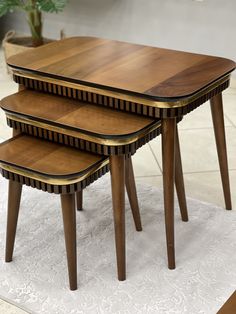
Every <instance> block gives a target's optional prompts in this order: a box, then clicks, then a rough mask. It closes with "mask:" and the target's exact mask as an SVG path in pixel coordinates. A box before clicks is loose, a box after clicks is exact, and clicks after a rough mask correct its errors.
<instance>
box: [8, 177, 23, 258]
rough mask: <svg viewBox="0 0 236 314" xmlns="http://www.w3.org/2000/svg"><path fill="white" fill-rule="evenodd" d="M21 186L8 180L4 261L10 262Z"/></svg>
mask: <svg viewBox="0 0 236 314" xmlns="http://www.w3.org/2000/svg"><path fill="white" fill-rule="evenodd" d="M21 192H22V184H21V183H19V182H15V181H13V180H9V186H8V211H7V232H6V251H5V261H6V262H11V261H12V255H13V250H14V243H15V237H16V228H17V221H18V214H19V208H20V199H21Z"/></svg>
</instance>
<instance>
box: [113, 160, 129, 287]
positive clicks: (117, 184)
mask: <svg viewBox="0 0 236 314" xmlns="http://www.w3.org/2000/svg"><path fill="white" fill-rule="evenodd" d="M110 172H111V188H112V203H113V216H114V226H115V239H116V259H117V272H118V279H119V280H121V281H122V280H125V279H126V262H125V259H126V257H125V255H126V253H125V158H124V155H120V156H111V157H110Z"/></svg>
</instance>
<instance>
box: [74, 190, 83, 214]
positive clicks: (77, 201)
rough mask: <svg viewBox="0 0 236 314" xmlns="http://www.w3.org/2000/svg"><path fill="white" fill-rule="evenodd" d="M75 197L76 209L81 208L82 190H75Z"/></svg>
mask: <svg viewBox="0 0 236 314" xmlns="http://www.w3.org/2000/svg"><path fill="white" fill-rule="evenodd" d="M75 197H76V205H77V210H79V211H81V210H83V190H81V191H78V192H76V194H75Z"/></svg>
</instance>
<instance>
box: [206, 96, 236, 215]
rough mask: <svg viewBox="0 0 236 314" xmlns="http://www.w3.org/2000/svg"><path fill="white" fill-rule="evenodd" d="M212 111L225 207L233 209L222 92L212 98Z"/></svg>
mask: <svg viewBox="0 0 236 314" xmlns="http://www.w3.org/2000/svg"><path fill="white" fill-rule="evenodd" d="M210 103H211V113H212V120H213V126H214V132H215V140H216V147H217V153H218V159H219V165H220V173H221V180H222V185H223V191H224V198H225V207H226V209H229V210H230V209H232V203H231V193H230V183H229V170H228V160H227V149H226V140H225V126H224V113H223V103H222V94H218V95H216V96H214V97H213V98H212V99H211V102H210Z"/></svg>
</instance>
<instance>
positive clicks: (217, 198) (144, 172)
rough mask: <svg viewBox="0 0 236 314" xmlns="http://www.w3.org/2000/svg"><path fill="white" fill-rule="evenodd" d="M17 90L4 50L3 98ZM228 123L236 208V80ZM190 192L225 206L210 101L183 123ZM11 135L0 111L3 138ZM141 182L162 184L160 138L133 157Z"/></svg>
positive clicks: (229, 94) (227, 100)
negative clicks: (9, 74) (7, 66)
mask: <svg viewBox="0 0 236 314" xmlns="http://www.w3.org/2000/svg"><path fill="white" fill-rule="evenodd" d="M16 91H17V85H16V84H15V83H13V82H12V80H11V77H10V76H8V75H7V74H6V69H5V64H4V62H3V53H2V51H0V99H1V98H2V97H4V96H7V95H8V94H11V93H13V92H16ZM224 112H225V126H226V136H227V144H228V160H229V169H230V179H231V192H232V201H233V208H234V209H236V188H235V187H236V80H232V83H231V87H230V88H229V89H228V90H227V91H226V92H224ZM179 130H180V132H179V133H180V144H181V152H182V161H183V170H184V178H185V186H186V194H187V196H189V197H193V198H197V199H199V200H203V201H207V202H210V203H213V204H217V205H219V206H221V207H223V206H224V200H223V193H222V187H221V181H220V173H219V166H218V160H217V154H216V147H215V140H214V133H213V129H212V120H211V113H210V107H209V103H206V104H204V105H202V106H201V107H200V108H198V109H196V110H195V111H193V112H192V113H190V114H189V115H187V116H186V117H185V118H184V120H183V121H182V122H181V123H180V124H179ZM10 136H11V129H10V128H8V127H7V125H6V122H5V116H4V113H3V112H2V111H0V141H2V140H5V139H7V138H9V137H10ZM133 160H134V167H135V174H136V179H137V180H138V181H139V182H144V183H148V184H153V185H157V186H159V187H162V175H161V145H160V137H158V138H156V139H154V140H152V141H151V142H150V144H148V145H146V146H144V147H143V148H141V149H140V150H139V151H138V152H137V154H136V155H135V156H134V158H133Z"/></svg>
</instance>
